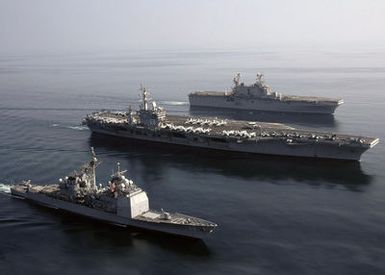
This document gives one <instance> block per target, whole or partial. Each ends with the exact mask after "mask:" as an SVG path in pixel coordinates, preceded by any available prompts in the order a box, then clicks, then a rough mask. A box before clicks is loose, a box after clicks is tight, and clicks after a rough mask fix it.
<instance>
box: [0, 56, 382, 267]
mask: <svg viewBox="0 0 385 275" xmlns="http://www.w3.org/2000/svg"><path fill="white" fill-rule="evenodd" d="M236 72H240V73H242V76H243V80H244V81H245V82H246V83H250V82H252V81H254V80H255V75H256V73H257V72H263V73H264V74H265V79H266V81H267V83H269V84H270V85H271V86H272V87H273V88H274V89H276V90H278V91H279V92H282V93H287V94H298V95H319V96H330V97H338V98H343V99H344V100H345V104H344V105H342V106H341V107H339V108H338V109H337V112H336V115H335V116H334V117H333V116H326V117H325V116H322V117H320V116H312V115H288V114H279V113H278V114H272V113H266V112H237V111H228V112H225V111H218V110H191V113H192V114H194V115H213V116H218V117H228V118H243V119H250V120H263V121H272V122H284V123H287V124H289V125H292V126H294V127H304V128H311V129H317V130H325V131H330V132H339V133H340V132H344V133H351V134H359V135H368V136H374V137H379V138H380V139H381V141H382V142H380V144H379V145H377V146H376V147H374V148H373V149H371V150H369V151H368V152H366V153H365V154H364V155H363V158H362V161H361V162H360V163H358V162H357V163H352V162H343V161H342V162H338V161H317V160H312V159H297V158H283V157H282V158H281V157H266V156H248V155H236V154H235V155H234V154H226V153H205V152H202V151H195V150H191V149H184V148H173V147H164V146H154V145H150V144H147V145H145V144H140V143H139V144H138V143H135V142H130V141H127V140H126V141H124V140H120V139H116V138H115V139H114V138H108V137H104V136H95V135H92V134H91V132H90V131H89V130H88V129H87V128H85V127H83V126H81V120H82V118H83V117H84V116H85V115H86V114H87V113H90V112H92V111H95V110H100V109H116V110H125V109H126V108H127V107H128V106H129V105H131V106H132V107H133V108H136V107H137V104H138V102H139V87H140V84H141V83H143V85H145V86H146V87H147V88H148V89H149V91H150V92H151V97H152V98H154V99H156V100H157V101H158V103H159V104H160V105H163V106H164V107H165V108H166V110H167V111H168V112H169V113H174V114H189V112H190V110H189V105H188V102H187V94H188V93H189V92H191V91H195V90H226V89H227V90H230V89H231V85H232V78H233V76H234V74H235V73H236ZM384 120H385V51H384V49H358V50H351V51H346V50H317V49H308V50H284V49H281V50H279V49H277V50H257V49H255V50H250V49H249V50H230V51H216V50H206V51H203V50H202V51H199V50H194V51H117V52H89V53H78V54H74V53H71V54H69V53H68V54H46V55H38V54H29V55H9V54H8V55H6V54H1V55H0V190H1V193H2V194H0V236H1V237H0V274H35V273H36V274H54V273H56V274H228V273H230V274H385V261H384V259H385V142H384V136H385V122H384ZM90 146H93V147H95V150H96V152H97V154H98V155H99V158H100V159H101V160H102V161H103V162H102V164H101V165H100V166H99V169H98V182H103V183H105V182H106V181H107V180H108V177H109V175H110V173H111V169H112V168H114V165H115V163H116V162H120V163H121V166H122V168H124V169H127V170H128V172H127V175H128V176H129V177H131V178H132V179H133V180H134V181H135V182H136V183H137V185H139V186H140V187H142V188H143V189H144V190H146V191H147V193H148V196H149V198H150V205H151V207H152V208H155V209H160V208H163V209H165V210H166V211H171V212H172V211H178V212H182V213H186V214H190V215H194V216H198V217H202V218H205V219H208V220H211V221H214V222H216V223H217V224H218V225H219V226H218V229H217V230H216V232H215V233H213V234H212V235H211V236H210V237H209V238H207V239H205V240H203V241H197V240H195V241H194V240H188V239H181V238H178V237H173V236H166V235H162V234H152V233H148V232H142V231H140V230H137V229H122V228H117V227H114V226H110V225H104V224H101V223H98V222H94V221H90V220H88V219H83V218H79V217H75V216H72V215H68V214H65V215H63V214H62V213H56V212H55V211H53V210H49V209H45V208H42V207H38V206H34V205H32V204H30V203H27V202H25V201H22V200H18V199H14V198H11V197H10V195H9V186H10V184H12V183H15V182H19V181H21V180H23V179H30V180H31V181H32V182H33V183H52V182H57V180H58V178H60V177H63V176H65V175H67V174H69V173H71V172H72V171H73V170H74V169H77V168H78V167H79V165H81V164H82V163H83V162H85V161H87V160H88V157H89V148H90Z"/></svg>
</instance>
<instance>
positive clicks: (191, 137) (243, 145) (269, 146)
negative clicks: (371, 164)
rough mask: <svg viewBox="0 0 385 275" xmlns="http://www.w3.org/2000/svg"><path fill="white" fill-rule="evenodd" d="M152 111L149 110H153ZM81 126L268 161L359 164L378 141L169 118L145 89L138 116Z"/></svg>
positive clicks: (117, 115) (118, 115) (96, 116)
mask: <svg viewBox="0 0 385 275" xmlns="http://www.w3.org/2000/svg"><path fill="white" fill-rule="evenodd" d="M149 105H151V107H150V106H149ZM83 124H85V125H87V126H88V127H89V128H90V130H91V131H93V132H95V133H101V134H107V135H112V136H117V137H121V138H130V139H137V140H142V141H146V142H160V143H166V144H171V145H184V146H191V147H195V148H197V147H199V148H204V149H215V150H225V151H234V152H245V153H258V154H267V155H283V156H296V157H313V158H328V159H340V160H359V159H360V157H361V154H362V153H364V152H365V151H366V150H368V149H369V148H372V147H373V146H375V145H376V144H377V143H378V142H379V139H378V138H371V137H363V136H352V135H345V134H336V133H330V132H316V131H309V130H300V129H295V128H292V127H289V126H287V125H284V124H279V123H265V122H255V121H238V120H228V119H218V118H208V117H191V116H190V117H187V116H176V115H166V111H165V110H164V109H163V108H162V107H159V106H157V104H156V103H155V101H152V100H149V99H148V93H147V90H146V89H145V88H143V89H142V104H141V105H140V109H139V111H137V112H133V111H132V109H131V107H129V109H128V111H127V112H118V111H101V112H94V113H92V114H89V115H87V116H86V118H85V119H84V120H83Z"/></svg>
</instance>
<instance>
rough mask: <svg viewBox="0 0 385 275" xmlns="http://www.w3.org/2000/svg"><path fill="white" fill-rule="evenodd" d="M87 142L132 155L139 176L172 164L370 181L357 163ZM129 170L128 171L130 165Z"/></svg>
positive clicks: (101, 139)
mask: <svg viewBox="0 0 385 275" xmlns="http://www.w3.org/2000/svg"><path fill="white" fill-rule="evenodd" d="M89 144H90V146H94V147H95V149H96V150H97V152H99V154H100V155H107V156H114V159H116V157H121V158H125V159H126V158H128V159H129V160H128V161H129V162H130V161H132V159H133V158H134V159H135V164H134V163H133V166H134V167H135V165H138V164H137V163H138V161H139V162H140V166H141V169H140V170H141V171H142V173H143V175H142V176H143V178H146V177H148V174H149V175H152V176H153V177H162V173H163V170H164V168H167V167H169V166H173V167H177V168H179V169H182V170H187V171H189V172H191V173H194V172H197V171H198V172H208V173H218V174H221V175H224V176H229V177H241V178H246V179H255V180H270V181H271V180H289V179H293V180H295V181H300V182H301V181H302V182H306V183H308V184H312V185H314V184H327V183H337V184H343V185H345V186H346V187H347V188H348V189H351V190H359V188H358V187H359V186H361V185H365V184H369V183H370V182H371V176H369V175H366V174H365V173H364V172H363V171H362V169H361V165H360V163H359V162H351V161H334V160H320V159H308V158H294V157H280V156H264V155H251V154H239V153H231V152H220V151H208V150H202V149H196V148H189V147H181V146H168V145H163V144H154V143H152V144H149V143H145V142H141V141H134V140H129V139H119V138H115V137H110V136H106V135H99V134H95V133H94V134H92V135H91V137H90V139H89ZM130 165H131V164H130ZM129 169H130V171H131V167H130V168H129ZM147 173H148V174H147Z"/></svg>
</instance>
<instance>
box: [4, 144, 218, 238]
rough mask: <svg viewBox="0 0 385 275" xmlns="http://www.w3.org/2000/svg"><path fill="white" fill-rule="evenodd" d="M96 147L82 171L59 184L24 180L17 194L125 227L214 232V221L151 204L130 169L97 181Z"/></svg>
mask: <svg viewBox="0 0 385 275" xmlns="http://www.w3.org/2000/svg"><path fill="white" fill-rule="evenodd" d="M99 163H100V162H99V160H98V159H97V158H96V155H95V152H94V150H93V148H92V157H91V159H90V161H89V162H87V163H85V164H84V165H82V166H81V167H80V169H79V171H75V172H74V173H72V174H70V175H68V176H66V177H65V178H61V179H59V180H58V181H57V183H51V184H31V181H24V182H22V183H19V184H15V185H13V186H11V194H12V195H13V196H16V197H19V198H22V199H26V200H28V201H31V202H33V203H36V204H40V205H43V206H46V207H49V208H53V209H56V210H64V211H67V212H70V213H74V214H77V215H81V216H85V217H88V218H92V219H96V220H100V221H103V222H106V223H110V224H113V225H118V226H121V227H137V228H141V229H146V230H150V231H158V232H162V233H168V234H173V235H179V236H184V237H190V238H196V239H202V238H204V237H206V236H207V235H208V234H210V233H211V232H213V230H214V229H215V228H216V227H217V225H216V224H215V223H213V222H210V221H207V220H204V219H201V218H197V217H192V216H188V215H185V214H181V213H170V212H166V211H164V210H163V209H161V210H153V209H150V207H149V199H148V196H147V193H146V192H145V191H143V190H142V189H141V188H140V187H138V186H137V185H136V184H135V183H134V182H133V181H132V180H131V179H129V178H126V177H125V175H124V174H125V173H126V171H123V170H121V169H120V164H119V163H118V164H117V169H116V171H115V172H113V173H112V175H111V178H110V180H109V182H108V183H107V184H97V183H96V170H95V169H96V166H97V165H98V164H99Z"/></svg>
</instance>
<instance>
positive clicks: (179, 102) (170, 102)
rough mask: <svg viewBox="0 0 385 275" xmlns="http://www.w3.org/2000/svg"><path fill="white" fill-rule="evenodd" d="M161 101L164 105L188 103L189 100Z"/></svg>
mask: <svg viewBox="0 0 385 275" xmlns="http://www.w3.org/2000/svg"><path fill="white" fill-rule="evenodd" d="M159 103H160V104H163V105H172V106H184V105H188V102H186V101H160V102H159Z"/></svg>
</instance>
